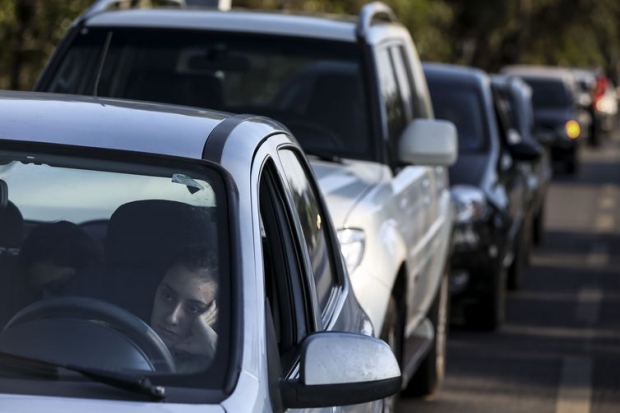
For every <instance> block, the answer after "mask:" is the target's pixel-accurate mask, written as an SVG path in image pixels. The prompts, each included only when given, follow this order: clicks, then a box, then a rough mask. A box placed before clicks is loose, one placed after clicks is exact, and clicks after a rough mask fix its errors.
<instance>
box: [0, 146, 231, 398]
mask: <svg viewBox="0 0 620 413" xmlns="http://www.w3.org/2000/svg"><path fill="white" fill-rule="evenodd" d="M7 158H8V159H7ZM11 158H13V159H14V160H12V161H11ZM17 159H18V158H16V157H11V156H7V157H4V158H3V163H2V166H0V180H1V181H0V195H2V196H0V222H1V226H2V229H3V230H2V234H1V237H0V238H1V243H2V244H1V245H0V297H1V298H0V351H1V352H6V353H11V354H15V355H19V356H23V357H29V358H36V359H40V360H44V361H47V362H50V363H53V364H61V365H63V364H70V365H75V366H80V367H85V368H94V369H101V370H108V371H119V372H124V373H136V374H138V373H139V374H141V375H144V374H150V375H153V382H154V383H157V382H158V380H160V381H162V382H165V383H175V377H177V376H182V375H185V374H190V373H201V372H205V378H202V379H200V380H196V381H195V383H196V384H195V385H196V386H199V387H204V386H217V385H218V383H220V382H222V381H223V376H224V370H223V367H222V366H223V365H226V363H227V362H226V360H222V359H223V358H225V356H226V355H225V349H226V348H227V347H228V346H229V344H228V343H227V336H228V333H227V331H228V328H227V325H226V324H227V323H225V322H224V320H225V319H226V318H227V314H228V313H229V310H228V306H229V303H228V300H227V294H226V293H225V291H227V288H228V287H227V284H228V279H227V277H223V276H221V274H224V273H225V271H226V269H227V267H228V264H227V254H228V251H227V250H226V248H225V247H224V246H225V245H227V243H226V239H227V233H226V228H227V226H226V225H225V220H226V212H225V208H226V206H225V205H226V199H225V195H224V189H223V183H222V182H221V179H220V178H219V175H218V174H217V173H215V172H214V171H209V170H201V171H200V173H197V172H195V171H186V170H183V169H178V170H175V169H170V170H169V171H168V170H166V169H165V168H162V167H157V169H154V168H152V167H147V166H143V165H142V166H137V165H132V166H127V165H124V166H123V167H122V169H121V167H120V165H119V164H115V163H111V162H101V161H98V163H97V168H99V166H102V168H100V169H78V168H75V167H71V166H68V165H75V163H76V161H72V162H67V163H66V164H65V163H63V161H58V159H57V158H55V159H54V161H53V163H52V162H48V161H46V158H45V156H32V157H28V158H23V157H22V158H19V159H20V160H21V161H24V159H29V160H31V162H29V161H25V162H20V161H19V160H17ZM89 167H91V168H92V166H90V165H89ZM128 168H131V169H128ZM132 169H135V172H134V171H132V172H131V173H129V172H127V171H128V170H132ZM121 171H123V172H121ZM3 367H4V366H0V376H1V375H3V374H4V368H3ZM73 379H75V378H73ZM184 383H185V382H184Z"/></svg>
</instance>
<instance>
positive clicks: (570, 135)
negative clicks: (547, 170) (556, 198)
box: [501, 66, 588, 174]
mask: <svg viewBox="0 0 620 413" xmlns="http://www.w3.org/2000/svg"><path fill="white" fill-rule="evenodd" d="M501 72H502V73H503V74H510V75H513V76H518V77H520V78H521V79H523V80H524V81H525V82H526V83H527V84H528V85H529V86H530V87H531V88H532V91H533V97H532V103H533V104H534V119H535V124H536V133H537V135H538V136H539V137H540V138H542V139H544V140H545V141H547V142H548V143H549V144H550V145H551V158H552V160H553V162H554V164H556V165H557V166H559V167H560V168H563V169H564V170H565V171H566V172H568V173H570V174H575V173H576V172H577V171H578V169H579V146H580V144H581V141H582V140H585V139H586V138H587V133H588V125H585V124H584V123H583V122H582V121H580V110H579V107H578V105H577V102H576V95H577V93H576V88H577V83H576V80H575V77H574V75H573V74H572V73H571V72H570V71H569V70H567V69H561V68H555V67H536V66H533V67H530V66H506V67H504V68H503V69H502V71H501Z"/></svg>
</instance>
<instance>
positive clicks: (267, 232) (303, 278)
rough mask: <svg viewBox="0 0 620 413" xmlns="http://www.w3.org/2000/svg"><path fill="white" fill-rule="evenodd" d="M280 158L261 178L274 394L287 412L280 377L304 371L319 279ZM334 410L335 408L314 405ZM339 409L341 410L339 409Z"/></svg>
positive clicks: (277, 406) (322, 412) (275, 404)
mask: <svg viewBox="0 0 620 413" xmlns="http://www.w3.org/2000/svg"><path fill="white" fill-rule="evenodd" d="M276 165H277V160H274V159H273V158H272V159H267V160H266V161H265V163H264V164H263V166H262V169H263V170H262V172H261V177H260V181H259V203H260V207H259V209H260V227H261V228H260V232H261V241H262V243H261V244H262V253H263V263H264V268H263V270H264V274H265V279H264V287H265V317H266V320H265V321H266V323H265V324H266V326H267V328H266V330H267V343H268V344H267V361H268V362H267V366H268V370H269V371H268V377H269V383H268V386H269V387H268V388H269V397H270V401H271V408H272V410H273V411H275V412H280V411H283V410H284V409H283V406H282V400H281V395H280V385H279V382H280V380H281V378H288V377H295V376H296V375H298V374H299V360H298V359H297V357H296V355H297V349H298V347H299V345H300V344H301V342H302V341H303V339H304V338H305V337H307V336H308V335H309V334H311V333H313V332H315V331H317V330H318V325H317V322H318V320H317V318H316V314H317V313H318V311H316V299H315V294H314V290H315V288H313V284H312V283H310V282H309V278H308V277H307V262H306V260H305V258H304V252H303V249H302V243H301V242H300V239H299V236H298V232H297V230H296V223H295V219H294V217H293V214H292V211H291V210H290V208H289V203H288V195H287V193H286V190H285V184H284V182H283V181H282V180H281V179H280V176H279V174H278V167H277V166H276ZM308 411H311V412H317V413H329V412H332V411H334V410H332V409H310V410H308ZM336 411H338V410H336Z"/></svg>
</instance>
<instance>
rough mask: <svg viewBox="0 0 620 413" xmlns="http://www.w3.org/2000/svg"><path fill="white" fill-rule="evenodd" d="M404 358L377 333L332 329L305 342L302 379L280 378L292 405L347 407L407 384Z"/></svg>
mask: <svg viewBox="0 0 620 413" xmlns="http://www.w3.org/2000/svg"><path fill="white" fill-rule="evenodd" d="M401 380H402V379H401V375H400V368H399V366H398V361H397V360H396V357H395V356H394V353H393V352H392V350H391V349H390V347H389V346H388V345H387V344H386V343H385V342H383V341H382V340H379V339H377V338H374V337H370V336H364V335H361V334H354V333H342V332H333V331H326V332H320V333H315V334H312V335H310V336H308V337H307V338H306V339H305V340H304V341H303V343H302V344H301V352H300V368H299V379H297V378H286V379H283V380H281V382H280V390H281V394H282V402H283V404H284V406H285V407H286V408H300V409H303V408H317V407H329V406H343V405H351V404H359V403H366V402H369V401H373V400H380V399H383V398H386V397H388V396H391V395H393V394H395V393H396V392H397V391H399V390H400V387H401Z"/></svg>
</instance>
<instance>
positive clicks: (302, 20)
mask: <svg viewBox="0 0 620 413" xmlns="http://www.w3.org/2000/svg"><path fill="white" fill-rule="evenodd" d="M86 27H145V28H152V27H158V28H168V29H182V30H214V31H233V32H251V33H260V34H266V35H284V36H296V37H312V38H324V39H335V40H341V41H348V42H353V41H355V24H354V23H353V22H347V21H344V20H337V19H336V18H329V19H325V18H317V17H310V16H303V15H292V14H278V13H252V12H240V11H234V12H222V11H215V10H200V9H193V10H178V9H165V10H124V11H115V12H106V13H101V14H98V15H95V16H94V17H93V18H91V19H88V21H87V23H86Z"/></svg>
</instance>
